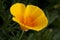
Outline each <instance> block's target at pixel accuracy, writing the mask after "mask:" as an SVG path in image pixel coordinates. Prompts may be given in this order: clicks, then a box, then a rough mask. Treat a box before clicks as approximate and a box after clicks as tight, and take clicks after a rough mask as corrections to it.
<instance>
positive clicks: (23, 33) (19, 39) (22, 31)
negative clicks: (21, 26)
mask: <svg viewBox="0 0 60 40" xmlns="http://www.w3.org/2000/svg"><path fill="white" fill-rule="evenodd" d="M23 34H24V31H22V33H21V36H20V37H19V40H21V38H22V36H23Z"/></svg>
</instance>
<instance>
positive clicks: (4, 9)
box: [0, 0, 60, 40]
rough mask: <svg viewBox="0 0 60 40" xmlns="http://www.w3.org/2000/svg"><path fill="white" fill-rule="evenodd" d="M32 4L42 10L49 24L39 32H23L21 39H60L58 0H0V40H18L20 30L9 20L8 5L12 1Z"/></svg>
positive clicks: (59, 4) (59, 3)
mask: <svg viewBox="0 0 60 40" xmlns="http://www.w3.org/2000/svg"><path fill="white" fill-rule="evenodd" d="M17 2H20V3H24V4H26V5H27V4H33V5H36V6H38V7H40V8H41V9H43V10H44V12H45V13H46V15H47V17H48V19H49V25H48V27H47V28H45V29H43V30H42V31H40V32H36V31H32V30H30V31H28V32H25V33H24V34H23V36H22V38H21V40H60V0H0V40H19V39H20V36H21V33H22V30H20V28H19V25H18V24H17V23H15V22H13V21H12V20H11V17H12V15H11V14H10V11H9V9H10V6H11V5H12V4H14V3H17Z"/></svg>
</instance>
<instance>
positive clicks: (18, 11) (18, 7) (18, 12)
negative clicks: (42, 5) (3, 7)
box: [10, 3, 25, 18]
mask: <svg viewBox="0 0 60 40" xmlns="http://www.w3.org/2000/svg"><path fill="white" fill-rule="evenodd" d="M24 10H25V5H24V4H22V3H16V4H13V5H12V6H11V8H10V12H11V14H12V15H13V16H15V17H18V18H19V17H21V16H22V15H23V13H24Z"/></svg>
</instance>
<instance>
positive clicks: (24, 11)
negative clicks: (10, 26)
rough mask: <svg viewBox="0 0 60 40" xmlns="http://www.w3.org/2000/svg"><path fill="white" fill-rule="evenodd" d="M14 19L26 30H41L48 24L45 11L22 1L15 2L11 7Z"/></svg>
mask: <svg viewBox="0 0 60 40" xmlns="http://www.w3.org/2000/svg"><path fill="white" fill-rule="evenodd" d="M10 12H11V14H12V15H13V17H12V19H13V21H15V22H17V23H18V24H19V25H20V27H21V29H22V30H24V31H28V30H35V31H40V30H42V29H44V28H45V27H46V26H47V24H48V19H47V17H46V15H45V14H44V12H43V11H42V10H41V9H40V8H39V7H37V6H34V5H27V6H25V5H24V4H22V3H16V4H13V5H12V6H11V8H10Z"/></svg>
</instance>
